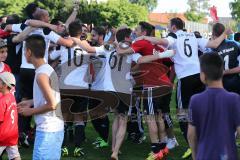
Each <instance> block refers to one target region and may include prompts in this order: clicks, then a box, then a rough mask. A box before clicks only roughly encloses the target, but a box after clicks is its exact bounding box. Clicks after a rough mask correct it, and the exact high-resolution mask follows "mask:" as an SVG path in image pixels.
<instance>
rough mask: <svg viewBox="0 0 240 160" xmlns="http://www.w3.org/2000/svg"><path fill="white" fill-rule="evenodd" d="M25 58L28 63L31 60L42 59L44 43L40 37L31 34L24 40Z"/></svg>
mask: <svg viewBox="0 0 240 160" xmlns="http://www.w3.org/2000/svg"><path fill="white" fill-rule="evenodd" d="M25 46H26V48H25V49H26V50H25V57H26V60H27V62H28V63H32V60H33V59H41V58H44V55H45V49H46V43H45V40H44V38H43V36H41V35H37V34H33V35H30V36H29V37H28V38H26V45H25Z"/></svg>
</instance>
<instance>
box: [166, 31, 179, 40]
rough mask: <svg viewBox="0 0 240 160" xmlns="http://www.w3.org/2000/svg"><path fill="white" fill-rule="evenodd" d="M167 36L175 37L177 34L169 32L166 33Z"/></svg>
mask: <svg viewBox="0 0 240 160" xmlns="http://www.w3.org/2000/svg"><path fill="white" fill-rule="evenodd" d="M167 37H171V38H174V39H177V34H175V33H172V32H171V33H168V35H167Z"/></svg>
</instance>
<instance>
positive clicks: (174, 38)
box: [166, 30, 208, 79]
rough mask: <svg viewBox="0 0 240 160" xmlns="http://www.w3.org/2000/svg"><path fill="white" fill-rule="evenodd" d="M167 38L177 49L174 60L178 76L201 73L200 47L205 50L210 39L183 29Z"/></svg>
mask: <svg viewBox="0 0 240 160" xmlns="http://www.w3.org/2000/svg"><path fill="white" fill-rule="evenodd" d="M166 39H167V40H168V42H169V48H171V49H174V50H176V54H175V56H173V61H174V67H175V72H176V75H177V78H178V79H181V78H184V77H187V76H190V75H194V74H197V73H200V64H199V58H198V49H200V50H202V51H203V50H205V48H206V46H207V43H208V40H207V39H204V38H196V37H195V35H194V33H187V32H183V31H182V30H179V31H177V32H176V33H170V34H169V36H168V37H167V38H166Z"/></svg>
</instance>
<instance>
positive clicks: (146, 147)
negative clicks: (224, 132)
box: [3, 95, 191, 160]
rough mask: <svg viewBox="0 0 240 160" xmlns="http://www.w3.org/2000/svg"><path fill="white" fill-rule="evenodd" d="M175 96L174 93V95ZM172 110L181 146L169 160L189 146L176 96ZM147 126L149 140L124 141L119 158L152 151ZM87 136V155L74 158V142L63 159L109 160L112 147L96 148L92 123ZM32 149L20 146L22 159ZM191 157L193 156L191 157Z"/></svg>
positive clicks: (130, 159)
mask: <svg viewBox="0 0 240 160" xmlns="http://www.w3.org/2000/svg"><path fill="white" fill-rule="evenodd" d="M173 96H174V95H173ZM171 110H172V113H171V114H172V118H173V120H174V132H175V134H176V137H177V140H178V143H179V144H180V146H178V147H177V148H176V149H174V150H172V151H170V154H169V156H168V157H167V160H180V159H181V155H182V154H183V153H184V151H185V150H186V148H187V145H186V142H185V140H184V138H183V136H182V135H181V132H180V129H179V126H178V123H177V121H176V118H175V117H176V116H175V112H176V110H175V98H174V97H172V101H171ZM110 118H111V120H112V119H113V116H112V115H110ZM144 127H145V135H146V136H147V140H146V141H144V143H142V144H140V145H138V144H134V143H132V142H130V141H127V140H126V141H124V143H123V145H122V147H121V152H122V154H121V155H120V156H119V160H144V159H145V158H146V157H147V155H148V153H149V152H150V144H149V137H148V133H147V132H146V131H147V127H146V125H145V126H144ZM86 137H87V142H85V143H84V144H83V147H84V152H85V156H84V157H82V158H74V157H73V149H74V148H73V144H70V156H69V157H64V158H62V160H108V159H109V158H110V155H111V152H110V151H111V147H110V146H109V147H108V148H104V149H94V146H93V145H92V142H93V141H94V140H95V138H96V137H97V134H96V132H95V130H94V129H93V127H92V125H91V123H88V125H87V128H86ZM32 150H33V148H28V149H26V148H20V154H21V158H22V160H30V159H31V157H32ZM3 159H6V156H4V158H3ZM189 159H191V158H189Z"/></svg>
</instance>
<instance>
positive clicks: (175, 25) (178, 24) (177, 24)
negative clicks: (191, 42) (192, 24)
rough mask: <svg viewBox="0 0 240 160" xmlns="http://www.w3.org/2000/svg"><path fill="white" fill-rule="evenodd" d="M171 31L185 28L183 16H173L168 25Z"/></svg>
mask: <svg viewBox="0 0 240 160" xmlns="http://www.w3.org/2000/svg"><path fill="white" fill-rule="evenodd" d="M167 28H168V31H169V32H177V31H178V30H183V29H184V22H183V20H182V19H181V18H178V17H176V18H172V19H171V20H170V22H169V24H168V26H167Z"/></svg>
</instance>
